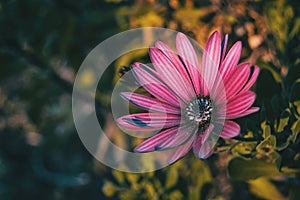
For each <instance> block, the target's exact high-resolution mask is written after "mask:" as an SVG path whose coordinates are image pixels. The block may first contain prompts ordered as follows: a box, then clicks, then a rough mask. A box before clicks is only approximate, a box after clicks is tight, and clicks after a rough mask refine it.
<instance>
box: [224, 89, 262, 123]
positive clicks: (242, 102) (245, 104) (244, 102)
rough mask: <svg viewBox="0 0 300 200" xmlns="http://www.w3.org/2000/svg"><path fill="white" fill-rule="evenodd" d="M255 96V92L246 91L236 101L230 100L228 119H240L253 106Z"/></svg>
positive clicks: (237, 96) (236, 97)
mask: <svg viewBox="0 0 300 200" xmlns="http://www.w3.org/2000/svg"><path fill="white" fill-rule="evenodd" d="M255 96H256V95H255V93H254V92H252V91H246V92H242V93H239V94H238V95H236V96H235V98H234V99H231V100H229V101H228V104H227V112H226V117H227V118H228V119H234V118H238V117H239V116H240V115H241V114H242V113H244V112H245V111H246V110H248V109H249V108H250V107H251V106H252V104H253V103H254V100H255Z"/></svg>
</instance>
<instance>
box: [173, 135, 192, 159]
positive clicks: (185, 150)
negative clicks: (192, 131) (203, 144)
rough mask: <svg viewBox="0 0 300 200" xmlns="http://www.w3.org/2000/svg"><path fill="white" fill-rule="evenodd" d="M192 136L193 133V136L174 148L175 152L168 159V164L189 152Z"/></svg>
mask: <svg viewBox="0 0 300 200" xmlns="http://www.w3.org/2000/svg"><path fill="white" fill-rule="evenodd" d="M194 136H195V135H193V137H192V138H191V139H190V140H188V141H187V142H186V143H184V144H183V145H181V146H179V147H177V148H176V150H175V152H174V153H173V155H172V156H171V157H170V158H169V160H168V163H169V164H172V163H174V162H175V161H177V160H178V159H179V158H181V157H183V156H184V155H186V154H187V153H188V152H189V150H190V149H191V148H192V144H193V139H194Z"/></svg>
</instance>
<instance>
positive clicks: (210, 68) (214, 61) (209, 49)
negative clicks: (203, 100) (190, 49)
mask: <svg viewBox="0 0 300 200" xmlns="http://www.w3.org/2000/svg"><path fill="white" fill-rule="evenodd" d="M220 58H221V36H220V34H219V33H218V32H217V31H216V32H214V33H213V34H212V35H211V36H210V38H209V39H208V42H207V44H206V47H205V49H204V52H203V56H202V77H203V79H204V81H205V84H206V85H207V87H208V90H209V91H211V90H212V88H213V85H214V81H215V78H216V76H217V73H218V68H219V64H220ZM202 84H203V83H202ZM204 95H205V96H206V95H208V94H204Z"/></svg>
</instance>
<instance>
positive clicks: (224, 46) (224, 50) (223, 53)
mask: <svg viewBox="0 0 300 200" xmlns="http://www.w3.org/2000/svg"><path fill="white" fill-rule="evenodd" d="M227 43H228V34H226V35H225V38H224V39H223V41H222V53H221V54H222V55H221V62H222V61H223V60H224V58H225V53H226V49H227Z"/></svg>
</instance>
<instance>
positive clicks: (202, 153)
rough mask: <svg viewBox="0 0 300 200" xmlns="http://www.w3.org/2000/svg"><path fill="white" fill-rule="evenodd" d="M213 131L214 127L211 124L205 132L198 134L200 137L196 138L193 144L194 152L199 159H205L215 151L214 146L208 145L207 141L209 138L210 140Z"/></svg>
mask: <svg viewBox="0 0 300 200" xmlns="http://www.w3.org/2000/svg"><path fill="white" fill-rule="evenodd" d="M213 129H214V125H213V124H210V126H209V127H208V128H207V129H206V130H205V131H204V132H202V133H198V135H197V136H196V137H195V139H194V142H193V152H194V155H195V156H196V157H197V158H199V159H205V158H207V157H209V156H210V155H211V154H212V152H213V150H214V144H212V143H208V142H206V141H207V140H208V138H210V134H211V132H212V130H213ZM208 144H211V145H208ZM203 145H204V146H203Z"/></svg>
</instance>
